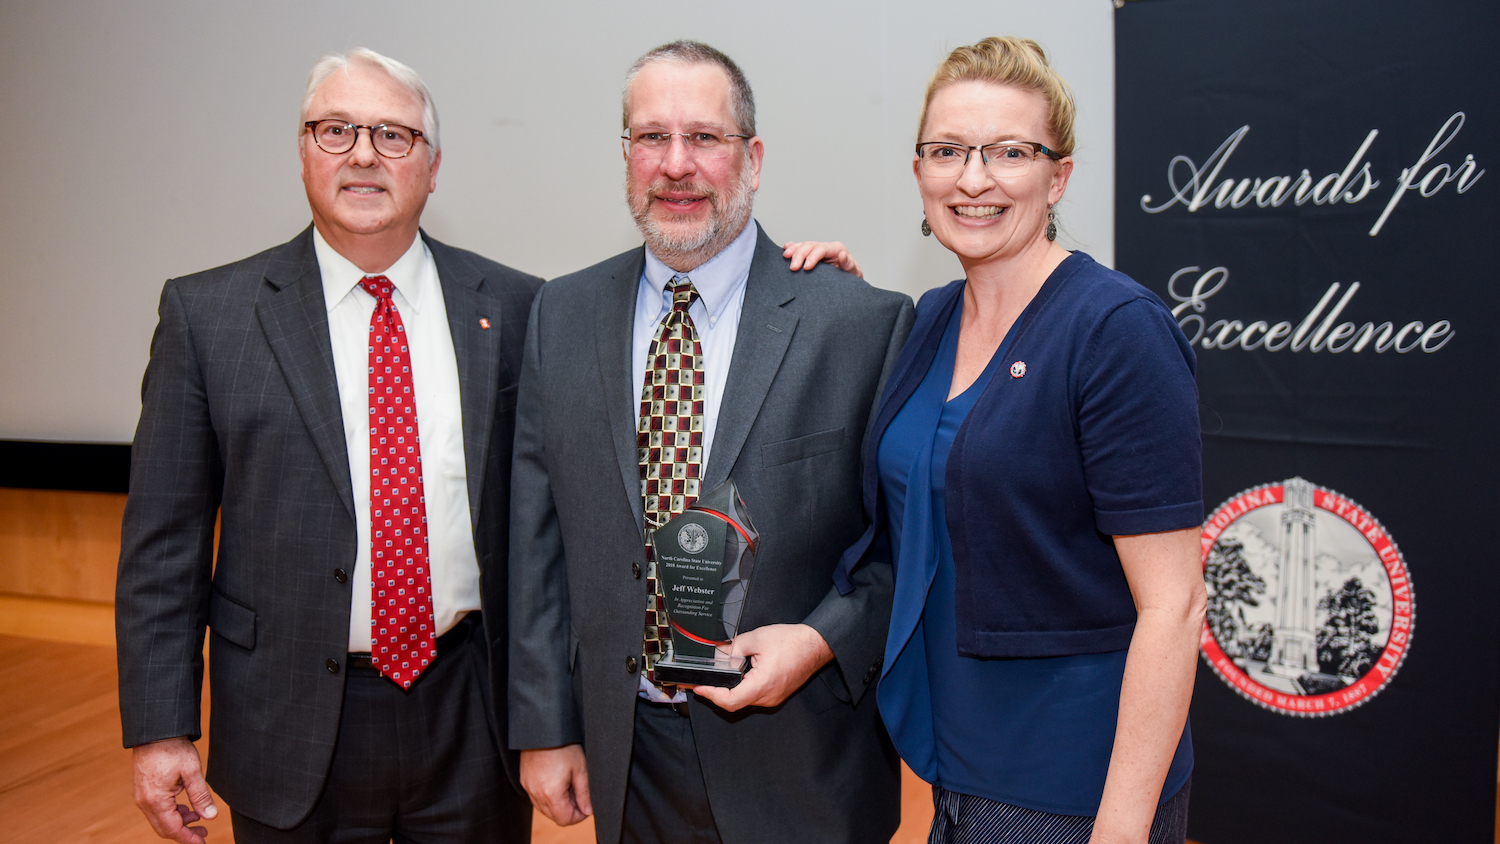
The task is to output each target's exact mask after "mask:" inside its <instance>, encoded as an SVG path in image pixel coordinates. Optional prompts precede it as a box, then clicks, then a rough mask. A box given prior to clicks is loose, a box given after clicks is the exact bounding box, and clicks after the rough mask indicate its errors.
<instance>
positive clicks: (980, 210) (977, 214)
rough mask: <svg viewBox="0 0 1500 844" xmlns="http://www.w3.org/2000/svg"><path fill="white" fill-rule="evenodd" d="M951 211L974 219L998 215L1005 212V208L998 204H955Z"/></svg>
mask: <svg viewBox="0 0 1500 844" xmlns="http://www.w3.org/2000/svg"><path fill="white" fill-rule="evenodd" d="M953 213H955V214H957V215H958V216H960V217H973V218H976V219H987V218H990V217H998V216H1000V215H1001V214H1004V213H1005V208H1004V207H1002V206H999V205H979V206H974V205H955V206H953Z"/></svg>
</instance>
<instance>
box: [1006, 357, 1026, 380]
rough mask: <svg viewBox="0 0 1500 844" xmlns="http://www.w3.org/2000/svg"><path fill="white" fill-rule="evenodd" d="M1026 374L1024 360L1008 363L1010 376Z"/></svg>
mask: <svg viewBox="0 0 1500 844" xmlns="http://www.w3.org/2000/svg"><path fill="white" fill-rule="evenodd" d="M1025 374H1026V361H1024V360H1018V361H1016V362H1015V363H1013V364H1011V365H1010V377H1012V378H1020V377H1021V376H1022V375H1025Z"/></svg>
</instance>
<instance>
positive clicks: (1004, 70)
mask: <svg viewBox="0 0 1500 844" xmlns="http://www.w3.org/2000/svg"><path fill="white" fill-rule="evenodd" d="M968 80H974V81H978V82H990V83H993V84H996V85H1010V86H1013V87H1016V88H1020V89H1021V90H1023V91H1031V92H1033V93H1037V94H1041V95H1042V99H1044V100H1046V101H1047V131H1048V132H1050V133H1051V134H1052V141H1053V144H1052V151H1053V152H1056V153H1058V154H1059V155H1072V154H1073V120H1074V116H1075V113H1076V108H1075V106H1074V105H1073V91H1072V89H1071V88H1069V87H1068V83H1067V82H1064V81H1063V78H1062V77H1061V76H1058V75H1057V71H1056V70H1053V68H1052V65H1051V64H1049V63H1048V62H1047V54H1046V53H1045V52H1043V51H1042V48H1041V45H1039V44H1037V43H1036V42H1035V41H1032V40H1031V39H1030V38H1015V37H1013V36H1009V35H1005V36H994V35H992V36H990V37H989V38H986V39H984V40H983V41H980V42H979V43H978V44H974V45H972V46H968V47H959V48H958V49H957V50H954V51H953V52H952V53H949V54H948V58H946V59H944V60H943V63H942V64H940V65H938V68H937V70H936V71H934V72H933V74H932V79H931V80H930V81H928V83H927V98H926V99H924V100H923V101H922V118H921V120H920V121H919V122H918V123H917V140H918V141H920V140H922V130H923V129H925V128H927V108H928V107H929V106H931V105H932V98H933V96H934V95H936V94H937V92H938V91H940V90H942V89H943V88H945V87H947V86H949V85H952V84H953V83H955V82H964V81H968Z"/></svg>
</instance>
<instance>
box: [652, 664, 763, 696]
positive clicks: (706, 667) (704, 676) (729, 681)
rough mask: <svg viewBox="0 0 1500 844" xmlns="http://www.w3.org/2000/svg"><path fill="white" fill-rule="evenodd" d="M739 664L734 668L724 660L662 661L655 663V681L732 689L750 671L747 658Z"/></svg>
mask: <svg viewBox="0 0 1500 844" xmlns="http://www.w3.org/2000/svg"><path fill="white" fill-rule="evenodd" d="M739 662H740V664H739V665H738V666H736V665H734V664H733V663H732V662H731V661H730V660H724V659H694V658H693V657H675V658H671V659H664V660H661V661H660V662H658V663H656V680H657V682H659V683H673V684H676V685H679V686H722V687H724V688H726V689H732V688H734V687H735V686H738V685H739V684H740V681H741V680H743V679H745V672H746V671H748V670H750V659H749V658H748V657H747V658H745V659H743V660H740V661H739Z"/></svg>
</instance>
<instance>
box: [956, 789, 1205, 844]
mask: <svg viewBox="0 0 1500 844" xmlns="http://www.w3.org/2000/svg"><path fill="white" fill-rule="evenodd" d="M1192 785H1193V781H1192V780H1188V781H1187V782H1186V783H1184V784H1183V786H1182V789H1181V790H1180V791H1178V792H1177V794H1176V795H1175V796H1173V797H1172V799H1171V800H1168V801H1167V802H1165V803H1163V804H1161V805H1160V806H1158V807H1157V808H1156V819H1155V820H1153V821H1152V822H1151V836H1150V839H1149V840H1150V842H1151V844H1183V842H1184V841H1186V840H1187V816H1188V792H1189V791H1191V790H1192ZM932 803H933V808H934V810H935V811H934V812H933V817H932V832H931V833H929V834H928V836H927V844H1088V840H1089V835H1090V834H1092V833H1093V831H1094V819H1093V818H1091V817H1079V816H1076V815H1054V814H1052V813H1051V812H1038V811H1037V810H1035V809H1023V808H1021V807H1020V806H1012V805H1010V804H1008V803H998V802H996V801H994V800H987V799H985V798H983V797H975V796H974V795H972V794H959V793H958V792H956V791H949V790H947V789H945V788H942V787H940V786H933V787H932Z"/></svg>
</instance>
